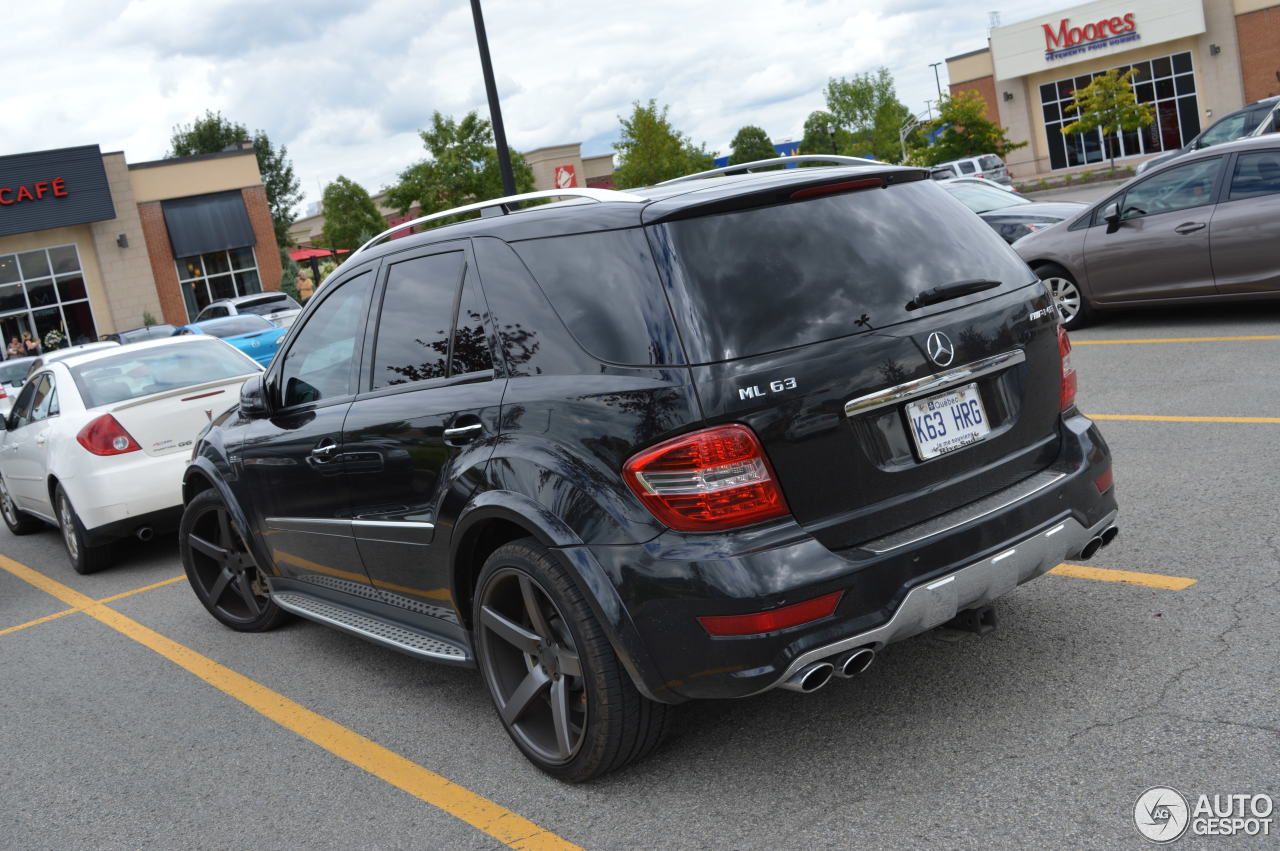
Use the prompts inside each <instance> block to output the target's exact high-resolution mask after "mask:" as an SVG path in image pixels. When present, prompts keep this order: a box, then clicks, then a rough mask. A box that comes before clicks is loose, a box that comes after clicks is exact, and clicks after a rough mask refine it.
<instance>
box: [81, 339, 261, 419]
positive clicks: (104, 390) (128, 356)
mask: <svg viewBox="0 0 1280 851" xmlns="http://www.w3.org/2000/svg"><path fill="white" fill-rule="evenodd" d="M254 372H258V365H257V364H255V363H254V362H253V361H252V360H250V359H249V358H248V357H246V356H245V355H242V354H240V352H238V351H236V350H235V349H233V348H231V347H230V346H228V345H226V344H225V343H218V342H215V341H213V340H199V339H194V340H192V341H191V342H190V343H186V344H184V345H180V346H163V347H158V348H152V349H142V350H138V349H135V348H133V347H130V348H129V349H128V350H126V351H125V352H121V353H120V354H118V355H112V356H110V357H104V358H101V359H99V360H95V361H92V362H90V363H85V364H80V365H78V366H74V367H72V368H71V375H72V377H73V378H75V382H76V387H78V388H79V389H80V395H81V396H82V397H83V398H84V404H85V407H86V408H97V407H99V406H102V405H111V404H114V403H116V402H124V401H127V400H129V399H138V398H141V397H142V396H150V395H151V394H153V393H164V392H166V391H169V390H179V389H181V388H183V387H190V386H192V385H195V384H204V383H205V382H208V381H218V380H220V379H223V378H237V377H239V376H241V375H249V374H251V373H254Z"/></svg>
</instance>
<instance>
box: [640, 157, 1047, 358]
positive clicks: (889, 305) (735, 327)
mask: <svg viewBox="0 0 1280 851" xmlns="http://www.w3.org/2000/svg"><path fill="white" fill-rule="evenodd" d="M997 191H998V190H997ZM655 237H656V238H657V239H659V240H666V239H669V240H670V243H671V244H670V249H671V252H672V253H673V254H674V255H675V258H676V266H675V271H674V277H673V280H672V281H671V284H672V287H673V289H674V290H676V297H677V298H678V299H680V300H682V301H683V302H684V303H685V304H686V305H687V309H683V310H681V309H677V310H676V315H677V321H678V322H680V323H681V328H680V330H681V333H682V336H683V337H684V340H685V344H686V346H687V347H688V349H689V356H690V358H691V359H692V360H694V361H695V362H704V363H705V362H709V361H719V360H728V359H732V358H740V357H749V356H751V355H756V354H762V353H764V352H770V351H775V350H778V349H785V348H790V347H793V346H798V345H804V344H808V343H816V342H819V341H822V340H830V339H833V338H835V337H842V336H845V335H848V334H857V333H863V332H866V331H869V330H872V329H875V328H884V327H886V326H888V325H894V324H897V323H899V322H904V321H907V320H910V319H916V318H919V317H921V316H928V315H930V314H932V313H938V312H942V311H946V310H951V309H954V308H956V307H960V306H963V305H966V304H972V303H974V302H977V301H981V300H983V299H985V298H990V297H992V296H994V295H997V294H999V293H1000V292H1005V291H1007V290H1008V289H1009V288H1010V287H1016V286H1021V285H1024V284H1028V283H1032V282H1034V281H1035V280H1036V277H1035V275H1034V274H1033V273H1032V272H1031V270H1030V269H1028V268H1027V266H1026V264H1025V263H1023V262H1022V260H1021V259H1019V258H1018V256H1017V255H1016V254H1014V253H1013V250H1012V249H1011V248H1010V247H1009V246H1008V245H1007V244H1006V243H1005V242H1004V240H1003V239H1001V238H1000V237H999V236H998V235H997V234H996V232H995V231H994V230H992V229H991V227H990V226H989V225H988V224H987V223H986V222H984V221H982V219H980V218H978V217H977V216H975V215H973V214H972V213H970V212H969V211H968V210H966V209H965V208H964V207H963V206H962V205H961V204H960V203H959V202H958V201H956V200H954V199H953V198H951V197H950V196H949V195H948V194H947V193H946V191H945V190H944V189H942V187H941V186H940V185H938V184H936V183H934V182H932V181H915V182H912V183H905V184H901V185H897V186H891V187H889V188H887V189H869V190H862V191H860V192H849V193H844V194H841V195H830V196H826V197H819V198H815V199H813V200H810V201H803V202H799V203H792V204H782V205H778V206H774V207H763V208H758V209H753V210H744V211H741V212H733V213H722V214H719V215H714V216H704V217H701V218H696V219H687V220H683V221H677V222H672V223H670V224H666V225H658V226H656V227H655ZM974 278H982V279H989V280H996V281H1000V282H1002V283H1004V284H1005V285H1006V286H1005V287H1003V288H1000V289H992V290H987V291H985V292H982V293H978V294H975V295H969V296H964V297H962V298H958V299H953V300H950V301H945V302H941V303H939V304H935V305H931V306H929V307H925V308H921V309H918V310H912V311H908V310H907V308H906V305H907V302H908V301H910V300H911V299H912V298H914V297H915V296H916V295H917V294H918V293H919V292H921V291H922V290H926V289H930V288H933V287H936V286H939V285H941V284H947V283H952V282H954V281H962V280H967V279H974Z"/></svg>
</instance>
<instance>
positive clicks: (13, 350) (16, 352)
mask: <svg viewBox="0 0 1280 851" xmlns="http://www.w3.org/2000/svg"><path fill="white" fill-rule="evenodd" d="M22 355H23V349H22V343H20V342H18V338H17V337H12V338H10V340H9V357H11V358H20V357H22Z"/></svg>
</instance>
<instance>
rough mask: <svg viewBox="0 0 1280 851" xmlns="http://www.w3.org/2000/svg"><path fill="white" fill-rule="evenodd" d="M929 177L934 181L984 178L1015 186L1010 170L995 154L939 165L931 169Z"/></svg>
mask: <svg viewBox="0 0 1280 851" xmlns="http://www.w3.org/2000/svg"><path fill="white" fill-rule="evenodd" d="M929 176H930V177H932V178H933V179H934V180H949V179H951V178H953V177H984V178H986V179H987V180H994V181H995V182H996V183H1003V184H1006V185H1012V184H1013V178H1012V177H1010V176H1009V169H1008V168H1007V167H1006V166H1005V164H1004V160H1002V159H1000V158H999V157H998V156H996V155H995V154H983V155H981V156H978V157H965V158H963V159H959V160H951V161H949V162H945V163H938V164H937V165H935V166H934V167H933V168H931V169H929Z"/></svg>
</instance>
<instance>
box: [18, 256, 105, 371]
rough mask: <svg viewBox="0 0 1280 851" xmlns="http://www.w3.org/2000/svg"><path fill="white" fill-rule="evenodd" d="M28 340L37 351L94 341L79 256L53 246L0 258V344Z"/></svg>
mask: <svg viewBox="0 0 1280 851" xmlns="http://www.w3.org/2000/svg"><path fill="white" fill-rule="evenodd" d="M24 333H25V334H30V335H31V336H32V337H33V338H35V339H37V340H39V341H40V343H41V347H42V348H43V349H49V348H61V347H63V346H69V345H74V344H79V343H91V342H93V341H94V340H96V339H98V332H97V326H96V325H95V324H94V321H93V311H92V310H91V309H90V307H89V293H88V290H87V289H85V283H84V272H83V270H82V269H81V267H80V253H79V251H77V249H76V246H75V245H55V246H52V247H50V248H37V249H35V250H33V251H23V252H20V253H17V254H0V335H2V336H0V339H3V341H4V345H3V347H4V348H7V347H8V342H9V341H10V340H12V339H13V338H14V337H17V338H19V339H21V338H22V335H23V334H24Z"/></svg>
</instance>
